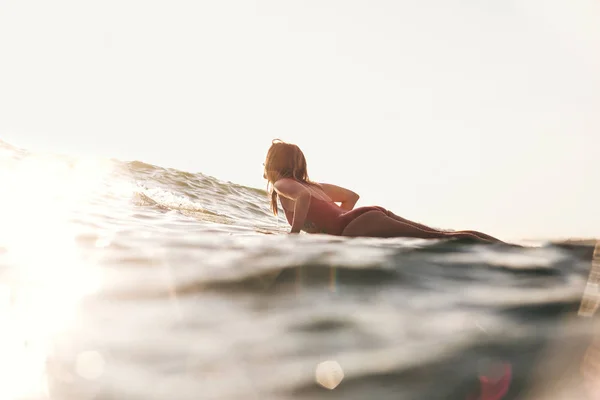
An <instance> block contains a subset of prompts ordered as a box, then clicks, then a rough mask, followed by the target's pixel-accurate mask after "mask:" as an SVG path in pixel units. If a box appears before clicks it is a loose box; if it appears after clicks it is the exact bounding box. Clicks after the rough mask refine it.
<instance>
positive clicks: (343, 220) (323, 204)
mask: <svg viewBox="0 0 600 400" xmlns="http://www.w3.org/2000/svg"><path fill="white" fill-rule="evenodd" d="M284 211H285V216H286V218H287V220H288V222H289V223H290V225H292V221H293V218H294V212H293V211H288V210H286V209H285V208H284ZM369 211H381V212H383V213H386V214H387V210H386V209H385V208H383V207H379V206H369V207H358V208H355V209H354V210H350V211H346V210H343V209H342V208H340V207H339V206H338V205H337V204H335V203H334V202H331V201H326V200H321V199H318V198H316V197H314V196H311V198H310V205H309V207H308V213H307V215H306V224H305V226H309V227H315V228H316V229H317V230H319V231H320V232H321V233H326V234H329V235H336V236H340V235H341V234H342V232H344V229H346V226H348V224H349V223H350V222H352V220H354V219H355V218H357V217H358V216H360V215H362V214H364V213H366V212H369Z"/></svg>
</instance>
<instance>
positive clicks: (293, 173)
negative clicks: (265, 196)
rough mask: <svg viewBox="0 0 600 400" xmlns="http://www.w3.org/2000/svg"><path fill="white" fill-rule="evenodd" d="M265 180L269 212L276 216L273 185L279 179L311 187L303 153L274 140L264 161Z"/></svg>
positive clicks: (289, 144) (289, 145)
mask: <svg viewBox="0 0 600 400" xmlns="http://www.w3.org/2000/svg"><path fill="white" fill-rule="evenodd" d="M264 177H265V178H266V179H267V181H268V182H267V190H268V192H269V195H270V196H271V210H272V211H273V214H275V215H277V197H278V195H277V192H276V191H275V188H274V187H273V185H274V184H275V182H277V181H278V180H279V179H282V178H292V179H295V180H297V181H300V182H303V183H307V184H309V185H313V184H314V183H313V182H311V181H310V180H309V179H308V172H307V170H306V158H304V153H302V150H300V148H299V147H298V146H296V145H295V144H291V143H285V142H284V141H282V140H280V139H274V140H273V142H272V144H271V147H270V148H269V151H268V152H267V158H266V160H265V174H264Z"/></svg>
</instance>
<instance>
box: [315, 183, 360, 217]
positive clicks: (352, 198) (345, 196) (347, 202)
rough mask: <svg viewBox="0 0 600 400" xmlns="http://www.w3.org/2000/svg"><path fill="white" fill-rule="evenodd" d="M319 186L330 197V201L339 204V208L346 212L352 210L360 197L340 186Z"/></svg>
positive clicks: (327, 184)
mask: <svg viewBox="0 0 600 400" xmlns="http://www.w3.org/2000/svg"><path fill="white" fill-rule="evenodd" d="M320 185H321V187H322V188H323V191H324V192H325V193H326V194H327V196H329V197H331V200H333V201H334V202H336V203H341V204H340V207H341V208H342V209H344V210H346V211H350V210H352V209H353V208H354V206H355V205H356V202H357V201H358V199H359V198H360V196H359V195H358V194H356V193H354V192H353V191H352V190H349V189H346V188H343V187H341V186H336V185H332V184H329V183H320Z"/></svg>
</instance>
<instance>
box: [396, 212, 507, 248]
mask: <svg viewBox="0 0 600 400" xmlns="http://www.w3.org/2000/svg"><path fill="white" fill-rule="evenodd" d="M388 216H389V217H390V218H393V219H395V220H396V221H400V222H404V223H405V224H409V225H412V226H414V227H415V228H418V229H422V230H424V231H431V232H438V233H439V232H442V233H443V232H444V231H441V230H439V229H434V228H431V227H429V226H427V225H422V224H419V223H417V222H414V221H411V220H408V219H405V218H402V217H400V216H398V215H396V214H394V213H393V212H391V211H389V210H388ZM446 233H449V232H446ZM452 233H466V234H470V235H474V236H477V237H478V238H480V239H483V240H486V241H490V242H501V243H504V242H502V241H501V240H500V239H497V238H495V237H493V236H490V235H487V234H485V233H482V232H478V231H471V230H466V231H453V232H452Z"/></svg>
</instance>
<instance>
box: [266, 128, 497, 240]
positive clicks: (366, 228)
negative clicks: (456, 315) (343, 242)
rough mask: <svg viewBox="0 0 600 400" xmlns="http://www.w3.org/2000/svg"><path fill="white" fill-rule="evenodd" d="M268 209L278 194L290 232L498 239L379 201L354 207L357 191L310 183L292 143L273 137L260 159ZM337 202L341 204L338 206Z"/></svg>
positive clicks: (302, 158)
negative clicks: (424, 220)
mask: <svg viewBox="0 0 600 400" xmlns="http://www.w3.org/2000/svg"><path fill="white" fill-rule="evenodd" d="M264 166H265V170H264V175H263V176H264V178H265V179H267V181H268V189H269V193H270V195H271V209H272V210H273V213H274V214H275V215H277V199H279V200H280V202H281V207H282V208H283V210H284V211H285V216H286V218H287V220H288V222H289V224H290V225H291V231H290V233H299V232H300V231H301V230H303V231H305V232H307V233H325V234H330V235H337V236H350V237H359V236H363V237H382V238H389V237H412V238H423V239H442V238H461V239H463V238H470V239H476V240H483V241H486V242H500V240H498V239H496V238H494V237H492V236H489V235H486V234H484V233H481V232H477V231H456V232H444V231H440V230H437V229H433V228H430V227H428V226H425V225H421V224H418V223H416V222H413V221H409V220H407V219H404V218H402V217H399V216H397V215H396V214H394V213H392V212H391V211H389V210H386V209H385V208H383V207H379V206H370V207H359V208H354V205H355V204H356V202H357V201H358V199H359V196H358V194H356V193H354V192H353V191H351V190H348V189H345V188H342V187H340V186H336V185H332V184H325V183H316V182H312V181H311V180H309V178H308V173H307V168H306V159H305V158H304V154H303V153H302V151H301V150H300V148H299V147H298V146H296V145H294V144H290V143H285V142H283V141H281V140H278V139H275V140H273V142H272V145H271V147H270V148H269V151H268V152H267V158H266V161H265V163H264ZM336 203H340V205H339V206H338V205H337V204H336Z"/></svg>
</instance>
